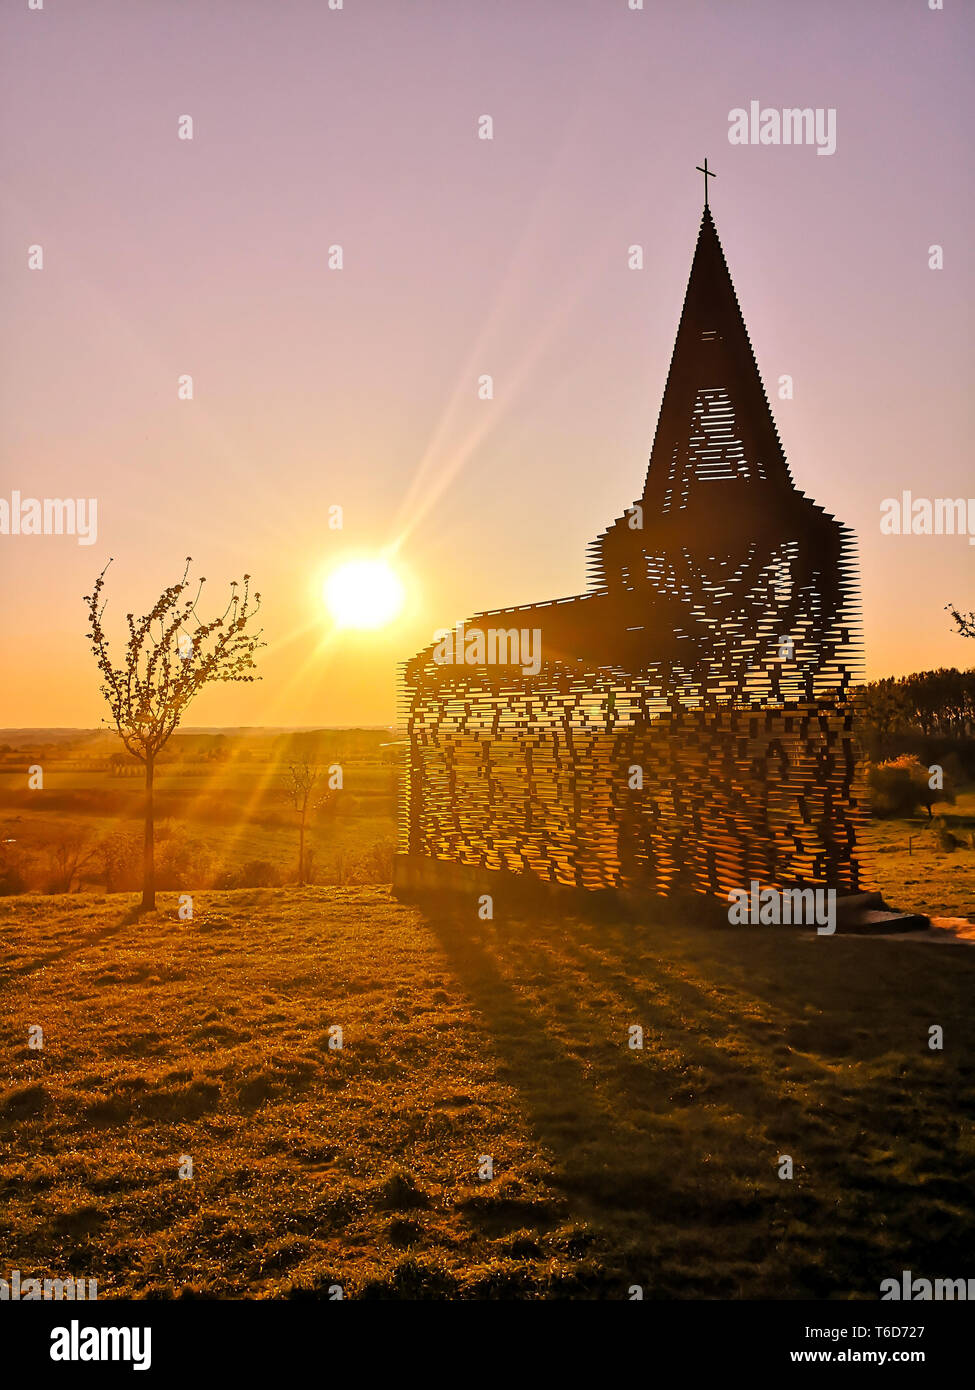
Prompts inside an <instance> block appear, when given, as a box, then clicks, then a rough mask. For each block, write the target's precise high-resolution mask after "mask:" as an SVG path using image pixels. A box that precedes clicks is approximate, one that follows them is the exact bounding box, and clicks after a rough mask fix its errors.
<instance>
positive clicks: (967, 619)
mask: <svg viewBox="0 0 975 1390" xmlns="http://www.w3.org/2000/svg"><path fill="white" fill-rule="evenodd" d="M946 607H947V609H948V612H949V613H950V614H951V616H952V617H953V618H954V620H955V626H956V627H957V628H958V631H959V633H960V634H961V636H962V637H975V613H959V612H958V610H957V608H953V607H952V605H951V604H950V603H949V604H946Z"/></svg>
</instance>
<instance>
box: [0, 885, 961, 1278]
mask: <svg viewBox="0 0 975 1390" xmlns="http://www.w3.org/2000/svg"><path fill="white" fill-rule="evenodd" d="M132 901H133V899H131V898H126V897H124V896H117V897H101V898H99V897H90V896H80V895H75V896H71V897H50V898H41V897H28V898H24V897H21V898H17V899H6V900H3V901H0V942H2V947H0V979H2V985H3V987H2V990H0V1000H2V1003H0V1049H2V1057H3V1065H2V1070H0V1275H2V1276H4V1277H9V1271H10V1270H12V1269H19V1270H20V1271H21V1274H22V1276H23V1277H28V1276H35V1277H44V1276H49V1277H59V1276H60V1277H63V1276H65V1275H67V1274H69V1273H72V1274H76V1275H79V1276H80V1275H84V1276H87V1277H96V1278H97V1279H98V1281H99V1296H100V1297H110V1296H112V1295H113V1294H116V1295H117V1294H129V1295H131V1294H141V1295H145V1294H156V1295H158V1294H163V1295H178V1294H179V1293H181V1292H184V1293H185V1292H195V1293H197V1294H202V1295H209V1296H224V1297H263V1296H281V1295H286V1294H291V1295H294V1296H301V1295H309V1294H310V1295H313V1296H319V1297H321V1296H327V1290H328V1287H329V1286H330V1285H331V1284H335V1283H338V1284H341V1285H342V1286H343V1289H344V1291H345V1294H346V1296H347V1297H384V1298H389V1297H430V1298H444V1297H447V1298H449V1297H471V1298H484V1297H536V1298H537V1297H541V1298H545V1297H560V1296H571V1297H583V1298H585V1297H592V1298H620V1299H623V1298H626V1297H627V1291H628V1289H629V1287H630V1286H631V1285H633V1284H639V1285H641V1286H642V1287H643V1289H644V1294H645V1297H647V1298H651V1297H681V1298H686V1297H692V1298H729V1297H730V1298H758V1297H771V1298H798V1297H814V1298H848V1297H850V1296H856V1295H861V1296H865V1297H868V1298H875V1297H876V1296H877V1293H878V1287H879V1284H880V1281H881V1280H882V1279H884V1278H887V1277H890V1276H897V1275H898V1274H899V1272H900V1271H901V1270H902V1269H911V1270H913V1271H914V1272H915V1274H918V1275H925V1276H928V1277H942V1276H944V1277H966V1276H969V1275H972V1274H973V1273H975V1269H973V1266H972V1249H973V1245H975V1189H973V1187H972V1180H971V1175H972V1171H973V1168H975V1130H973V1124H972V1121H973V1113H975V1060H973V1057H975V1052H973V1047H972V1042H973V1038H972V1031H973V1023H972V1013H971V999H972V991H973V985H975V952H973V951H972V950H971V949H970V948H968V947H965V946H941V947H938V946H931V945H927V944H923V943H919V942H913V941H908V942H897V941H891V940H869V939H863V938H841V937H838V936H837V937H832V938H826V937H817V936H816V935H815V934H811V935H810V934H807V933H805V932H798V931H794V930H790V929H788V928H782V929H773V928H739V929H730V928H729V929H727V930H714V929H706V928H704V927H702V926H695V925H685V926H680V927H676V928H675V927H673V926H667V927H664V926H651V925H647V926H637V927H635V926H632V925H622V924H614V923H600V924H593V923H586V922H579V921H575V920H568V921H565V920H563V921H557V920H543V921H540V922H528V921H518V920H515V921H495V922H481V921H479V920H478V918H477V915H476V911H475V909H474V907H473V905H472V907H471V910H470V911H469V912H468V911H464V912H463V913H462V914H460V915H459V914H458V912H456V911H455V912H454V913H453V914H451V915H446V916H443V917H439V918H430V917H427V916H425V915H424V914H423V913H422V912H420V911H419V910H418V909H415V908H412V907H406V906H402V905H400V904H398V903H397V902H396V901H395V900H393V899H392V898H391V897H390V895H389V893H388V891H387V890H385V889H382V888H370V887H360V888H348V889H341V888H317V889H308V890H305V891H299V890H296V889H294V890H287V889H285V890H254V891H239V892H233V893H209V894H200V895H197V896H196V898H195V919H194V920H193V922H191V923H189V924H185V925H184V924H180V923H179V922H178V920H177V919H176V915H175V906H176V899H175V896H170V895H166V896H165V897H164V899H163V909H164V910H163V911H161V912H159V913H157V914H155V915H154V916H151V917H149V918H147V919H144V920H142V921H141V922H138V923H136V924H132V923H130V922H127V921H126V917H125V914H126V910H127V908H128V907H129V906H130V904H131V902H132ZM32 1024H40V1025H41V1026H42V1027H43V1030H44V1049H43V1051H40V1052H38V1051H31V1050H30V1049H29V1048H28V1046H27V1040H28V1029H29V1026H30V1025H32ZM932 1024H939V1025H941V1026H942V1027H943V1029H944V1050H943V1051H935V1052H932V1051H930V1050H929V1048H928V1029H929V1027H930V1026H931V1025H932ZM335 1025H339V1026H340V1027H341V1028H342V1030H343V1035H344V1037H343V1044H344V1045H343V1047H342V1049H341V1050H332V1049H330V1047H329V1037H330V1034H329V1029H330V1028H332V1027H333V1026H335ZM631 1025H639V1026H640V1027H642V1028H643V1030H644V1046H643V1050H642V1051H637V1050H631V1049H630V1048H629V1047H628V1046H627V1040H628V1029H629V1028H630V1026H631ZM786 1154H788V1155H790V1156H791V1158H792V1161H793V1165H794V1177H793V1178H792V1179H791V1180H783V1179H781V1178H780V1177H779V1176H778V1163H779V1158H780V1155H786ZM185 1155H189V1156H190V1157H191V1158H192V1163H193V1177H192V1178H191V1179H181V1178H180V1177H179V1176H178V1169H179V1165H180V1163H181V1161H182V1160H183V1157H184V1156H185ZM483 1155H489V1156H490V1157H491V1159H492V1160H493V1165H494V1176H493V1178H491V1179H490V1180H488V1181H481V1180H479V1177H478V1166H479V1164H480V1163H481V1161H482V1156H483Z"/></svg>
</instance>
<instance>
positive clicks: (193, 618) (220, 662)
mask: <svg viewBox="0 0 975 1390" xmlns="http://www.w3.org/2000/svg"><path fill="white" fill-rule="evenodd" d="M111 563H112V562H111V560H109V562H108V564H109V565H110V564H111ZM190 563H191V562H190V559H189V558H187V561H186V568H185V569H184V570H183V577H182V579H181V580H180V581H179V583H178V584H171V585H170V586H169V587H168V588H167V589H164V590H163V592H162V594H161V595H160V596H159V598H158V599H157V600H156V602H155V603H154V604H153V606H152V608H151V609H150V610H149V612H148V613H147V614H146V615H145V617H143V618H139V619H138V620H136V618H135V616H134V614H132V613H127V614H126V615H125V618H126V622H127V624H128V631H129V637H128V642H127V644H126V648H125V655H124V658H123V660H122V661H121V662H120V664H119V665H117V666H116V665H115V664H114V662H113V661H112V659H111V656H110V655H109V643H108V638H107V636H106V634H105V629H104V626H103V624H102V616H103V614H104V612H105V603H104V602H102V598H101V595H102V589H103V587H104V584H105V574H106V571H107V570H108V565H106V566H105V569H103V570H102V572H101V574H100V575H99V576H98V578H97V579H96V580H95V587H94V589H93V590H92V592H91V593H90V594H86V595H85V603H86V604H87V605H88V622H89V628H90V631H89V634H88V636H89V641H90V642H91V645H92V651H93V652H94V655H95V660H96V662H97V664H98V669H99V671H100V672H101V676H102V686H101V691H102V694H103V695H104V696H105V699H106V700H107V701H108V707H109V709H110V710H111V714H112V719H113V721H114V723H115V727H116V729H117V730H118V732H119V735H120V736H121V739H122V742H123V744H124V745H125V747H126V748H127V749H128V751H129V752H130V753H131V754H132V756H133V757H135V758H138V760H139V761H140V762H141V763H143V764H144V765H145V770H146V801H145V835H144V839H143V875H142V911H144V912H147V911H151V910H152V909H153V908H154V907H155V905H156V870H155V856H154V806H153V774H154V771H155V765H156V759H157V758H158V756H159V753H160V752H161V750H162V749H163V748H165V746H166V743H167V742H168V740H169V738H170V736H171V734H172V733H173V730H174V729H176V728H177V727H178V725H179V723H180V721H181V720H182V718H183V715H184V714H185V712H186V708H187V706H188V705H189V703H190V701H191V700H192V699H193V697H194V696H195V695H196V694H197V693H198V692H199V691H200V690H202V688H203V687H204V686H205V685H208V684H209V683H210V682H211V681H252V680H255V679H257V677H255V676H254V675H252V674H251V672H252V670H253V669H254V653H255V651H256V650H257V649H258V647H262V646H264V643H263V642H262V641H261V640H260V636H261V634H260V632H259V631H258V632H257V633H248V632H245V628H246V627H247V624H248V623H249V622H250V621H251V620H252V619H253V618H254V617H255V616H256V614H257V613H258V612H259V610H260V606H261V596H260V594H258V593H255V594H254V596H253V601H252V599H251V595H250V575H248V574H245V575H244V580H243V592H242V593H238V588H239V587H240V586H239V585H238V584H237V581H236V580H234V582H233V583H232V584H231V586H230V601H229V602H228V604H227V607H226V608H225V609H224V611H223V613H221V615H220V616H219V617H218V618H211V619H210V620H209V622H203V621H201V619H200V617H199V615H198V613H197V604H198V603H199V601H200V595H201V593H202V592H203V586H204V584H205V583H206V580H205V579H201V580H200V581H199V582H198V584H197V588H196V594H195V595H193V596H191V597H185V595H186V594H187V591H188V590H189V589H190V587H191V586H190V583H189V580H188V578H187V576H188V574H189V568H190ZM106 722H107V721H106Z"/></svg>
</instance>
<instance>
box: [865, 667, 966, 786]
mask: <svg viewBox="0 0 975 1390" xmlns="http://www.w3.org/2000/svg"><path fill="white" fill-rule="evenodd" d="M854 701H855V709H856V714H857V724H858V728H859V732H860V739H861V742H862V743H863V744H864V746H865V748H866V750H867V753H868V756H870V757H871V758H884V757H887V756H889V755H891V754H892V753H902V752H919V753H921V754H922V755H923V754H925V753H927V752H933V753H934V752H937V751H939V748H943V749H944V750H945V751H955V752H957V754H958V756H959V758H960V759H961V762H962V763H963V765H964V766H965V768H966V771H968V772H969V773H973V772H975V766H973V753H975V750H973V748H972V738H973V735H975V669H972V670H968V671H959V670H957V669H956V668H955V667H953V666H952V667H944V666H943V667H941V668H939V669H938V670H937V671H915V672H914V673H913V674H912V675H909V676H896V677H895V676H888V677H887V678H886V679H884V680H879V681H870V682H869V683H868V684H867V685H863V686H860V687H859V689H858V690H857V691H856V693H855V697H854Z"/></svg>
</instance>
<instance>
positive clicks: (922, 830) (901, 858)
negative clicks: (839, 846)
mask: <svg viewBox="0 0 975 1390" xmlns="http://www.w3.org/2000/svg"><path fill="white" fill-rule="evenodd" d="M935 819H936V820H943V821H944V823H945V825H946V827H947V828H948V830H949V831H950V832H951V833H952V834H953V835H954V836H955V838H956V839H957V840H959V841H961V845H960V846H959V848H957V849H953V850H951V852H950V853H946V852H945V851H944V850H943V849H940V848H939V847H938V844H937V837H936V834H935V830H934V829H933V827H932V825H931V824H930V822H929V821H928V818H927V816H926V815H924V814H922V815H919V816H914V817H913V818H912V819H910V820H886V821H885V820H875V821H872V822H871V823H870V825H869V827H868V829H867V832H866V835H865V837H864V851H865V853H866V854H867V856H868V857H867V860H866V863H867V869H868V876H874V877H875V879H876V884H877V886H878V887H880V888H881V889H882V890H883V893H884V897H885V899H886V900H887V901H888V902H889V903H891V904H892V905H893V906H895V907H900V908H905V909H910V910H911V911H914V912H923V913H926V914H927V915H928V916H929V917H930V916H935V917H968V918H971V919H973V920H975V849H973V848H972V847H971V845H970V843H969V840H970V837H971V836H972V835H973V834H975V791H966V792H964V793H962V794H960V795H959V797H958V801H957V804H956V805H954V806H947V805H943V806H938V807H936V811H935ZM871 886H872V883H871Z"/></svg>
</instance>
